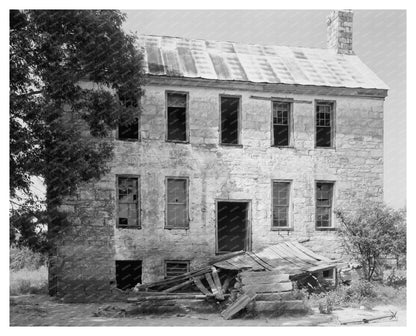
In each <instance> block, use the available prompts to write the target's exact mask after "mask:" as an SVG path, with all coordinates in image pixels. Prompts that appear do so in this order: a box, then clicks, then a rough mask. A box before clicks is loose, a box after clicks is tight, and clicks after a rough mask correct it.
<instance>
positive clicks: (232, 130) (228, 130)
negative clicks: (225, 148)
mask: <svg viewBox="0 0 416 336" xmlns="http://www.w3.org/2000/svg"><path fill="white" fill-rule="evenodd" d="M220 100H221V131H220V134H221V140H220V141H221V144H224V145H238V144H239V142H240V139H239V133H240V98H239V97H230V96H221V97H220Z"/></svg>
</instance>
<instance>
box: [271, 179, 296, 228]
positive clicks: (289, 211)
mask: <svg viewBox="0 0 416 336" xmlns="http://www.w3.org/2000/svg"><path fill="white" fill-rule="evenodd" d="M275 183H287V184H289V197H288V205H287V226H275V225H274V216H273V215H274V202H273V200H274V198H273V191H274V184H275ZM292 184H293V180H288V179H273V180H272V183H271V209H272V211H271V230H272V231H293V224H292V223H293V220H292V213H293V211H292Z"/></svg>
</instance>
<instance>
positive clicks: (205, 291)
mask: <svg viewBox="0 0 416 336" xmlns="http://www.w3.org/2000/svg"><path fill="white" fill-rule="evenodd" d="M193 281H194V283H195V285H196V286H197V287H198V289H199V290H200V291H201V292H202V293H203V294H205V295H206V296H212V295H213V294H212V293H211V292H210V291H209V290H208V289H206V288H205V286H204V284H203V283H202V281H201V278H193Z"/></svg>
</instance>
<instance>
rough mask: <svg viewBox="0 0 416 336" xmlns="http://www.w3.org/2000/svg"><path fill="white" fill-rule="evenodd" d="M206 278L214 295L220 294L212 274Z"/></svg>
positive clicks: (207, 274)
mask: <svg viewBox="0 0 416 336" xmlns="http://www.w3.org/2000/svg"><path fill="white" fill-rule="evenodd" d="M205 278H206V279H207V281H208V285H209V287H210V288H211V291H212V294H214V295H217V294H218V289H217V286H215V283H214V280H212V276H211V274H210V273H206V274H205Z"/></svg>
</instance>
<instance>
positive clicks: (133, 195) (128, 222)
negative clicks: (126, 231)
mask: <svg viewBox="0 0 416 336" xmlns="http://www.w3.org/2000/svg"><path fill="white" fill-rule="evenodd" d="M138 189H139V188H138V178H137V177H123V176H119V177H118V188H117V190H118V193H117V194H118V195H117V203H118V204H117V206H118V218H117V226H118V227H137V226H140V222H139V215H138V205H139V193H138V191H139V190H138Z"/></svg>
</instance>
